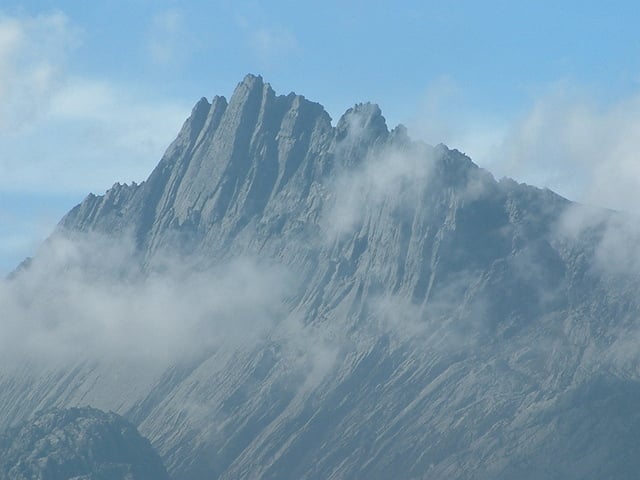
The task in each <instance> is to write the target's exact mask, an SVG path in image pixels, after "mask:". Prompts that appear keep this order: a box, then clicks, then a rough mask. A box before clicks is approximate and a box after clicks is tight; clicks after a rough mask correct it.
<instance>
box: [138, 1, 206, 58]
mask: <svg viewBox="0 0 640 480" xmlns="http://www.w3.org/2000/svg"><path fill="white" fill-rule="evenodd" d="M196 43H197V42H196V39H195V38H194V37H193V36H192V35H190V34H189V29H188V27H187V24H186V20H185V15H184V12H183V11H182V10H180V9H176V8H173V9H169V10H165V11H162V12H159V13H156V14H155V15H154V16H153V17H152V19H151V24H150V26H149V31H148V33H147V41H146V44H145V46H146V50H147V53H148V54H149V56H150V58H151V60H152V61H153V62H154V63H156V64H157V65H160V66H174V65H176V64H180V63H182V62H184V61H185V60H186V59H187V58H188V57H189V55H190V53H191V52H192V50H193V48H194V47H195V46H196Z"/></svg>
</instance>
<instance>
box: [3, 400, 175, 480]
mask: <svg viewBox="0 0 640 480" xmlns="http://www.w3.org/2000/svg"><path fill="white" fill-rule="evenodd" d="M0 478H3V479H7V480H9V479H11V480H13V479H16V480H17V479H25V480H27V479H28V480H33V479H40V480H68V479H71V478H74V479H78V480H80V479H82V480H124V479H128V480H163V479H167V480H168V478H169V476H168V475H167V472H166V470H165V469H164V467H163V466H162V462H161V460H160V457H159V456H158V454H157V453H156V452H154V451H153V448H152V447H151V445H150V444H149V441H148V440H146V439H144V438H142V437H141V436H140V434H139V433H138V432H137V431H136V428H135V427H134V426H133V425H131V424H130V423H129V422H127V421H126V420H124V419H123V418H122V417H119V416H118V415H116V414H114V413H104V412H101V411H99V410H96V409H92V408H86V407H85V408H72V409H69V410H51V411H48V412H42V413H40V414H38V415H37V416H36V418H34V419H32V420H30V421H28V422H24V423H22V424H21V425H20V426H19V427H16V428H14V429H11V430H10V431H8V432H6V433H4V434H3V435H1V436H0Z"/></svg>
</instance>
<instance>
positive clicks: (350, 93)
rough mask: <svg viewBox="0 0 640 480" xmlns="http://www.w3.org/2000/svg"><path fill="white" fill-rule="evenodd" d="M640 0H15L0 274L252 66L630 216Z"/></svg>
mask: <svg viewBox="0 0 640 480" xmlns="http://www.w3.org/2000/svg"><path fill="white" fill-rule="evenodd" d="M639 18H640V4H638V3H637V2H631V1H628V2H627V1H617V2H608V3H607V4H605V3H603V2H596V1H590V0H587V1H580V2H578V1H563V2H551V1H544V0H541V1H535V2H534V1H529V2H525V1H521V2H514V1H506V0H505V1H499V0H487V1H485V2H477V1H471V0H469V1H454V0H449V1H444V0H443V1H415V2H414V1H405V2H394V3H392V2H377V1H373V0H369V1H356V0H353V1H349V0H343V1H340V2H338V1H329V0H325V1H323V2H308V3H307V4H304V5H301V3H300V2H293V1H285V0H272V1H270V2H257V1H243V0H239V1H191V2H188V3H187V2H177V1H163V0H154V1H150V0H128V1H126V2H125V1H120V0H113V1H110V2H90V3H87V2H78V1H48V0H41V1H31V0H21V1H19V2H14V1H11V0H5V1H3V2H2V3H1V4H0V275H2V274H6V273H8V272H9V271H11V270H12V269H13V268H14V267H15V266H16V265H17V264H18V263H19V262H20V261H21V260H22V259H23V258H25V257H26V256H29V255H33V254H34V253H35V251H36V249H37V248H38V246H39V245H40V244H41V242H42V241H43V240H44V239H45V238H46V237H47V235H48V234H50V233H51V231H52V229H53V228H54V227H55V225H56V223H57V222H58V221H59V219H60V218H61V217H62V216H63V215H64V213H65V212H67V211H68V210H69V209H70V208H72V207H73V206H74V205H75V204H77V203H79V202H80V201H81V200H82V199H83V198H84V197H85V196H86V195H87V194H88V193H89V192H93V193H97V194H100V193H103V192H104V191H105V190H106V189H107V188H109V187H110V186H111V185H113V184H114V183H115V182H131V181H137V182H139V181H142V180H144V179H145V178H146V177H147V175H148V174H149V173H150V171H151V170H152V168H153V167H154V166H155V164H156V163H157V162H158V161H159V159H160V157H161V156H162V153H163V151H164V149H165V148H166V147H167V146H168V144H169V143H170V142H171V141H172V140H173V138H174V137H175V135H176V134H177V132H178V130H179V128H180V125H181V124H182V122H183V121H184V119H185V118H186V117H187V116H188V115H189V113H190V111H191V108H192V106H193V105H194V104H195V102H196V101H197V100H198V99H199V98H200V97H202V96H205V97H207V98H209V99H211V97H213V96H214V95H224V96H226V97H227V98H228V97H229V96H230V94H231V93H232V92H233V89H234V88H235V85H236V84H237V83H238V82H239V81H240V80H241V79H242V78H243V77H244V75H246V74H247V73H254V74H261V75H262V76H263V77H264V79H265V80H266V81H267V82H269V83H271V85H272V86H273V88H274V89H275V90H276V92H278V93H281V94H286V93H289V92H291V91H295V92H296V93H298V94H303V95H305V96H306V97H307V98H309V99H311V100H314V101H317V102H320V103H322V104H323V105H324V106H325V108H326V109H327V111H328V112H329V114H330V115H331V117H332V118H333V120H334V122H335V121H337V119H338V118H339V117H340V115H341V114H342V113H343V112H344V111H345V110H346V109H347V108H349V107H350V106H352V105H353V104H354V103H357V102H363V101H372V102H375V103H378V104H379V105H380V106H381V108H382V111H383V113H384V115H385V117H386V118H387V121H388V124H389V126H390V127H393V126H395V125H396V124H398V123H403V124H405V125H406V126H407V127H408V128H409V134H410V135H411V136H412V137H414V138H419V139H423V140H425V141H427V142H429V143H432V144H436V143H440V142H443V143H446V144H447V145H449V146H450V147H452V148H457V149H459V150H461V151H463V152H465V153H467V154H468V155H469V156H470V157H471V158H472V159H473V160H474V161H475V162H476V163H478V164H479V165H480V166H482V167H485V168H487V169H489V170H490V171H491V172H492V173H493V174H494V175H495V176H496V177H498V178H500V177H502V176H510V177H513V178H515V179H516V180H518V181H521V182H526V183H530V184H533V185H536V186H540V187H548V188H551V189H553V190H555V191H557V192H559V193H561V194H562V195H565V196H567V197H568V198H571V199H574V200H577V201H581V202H585V203H589V204H593V205H600V206H604V207H608V208H613V209H618V210H627V211H632V212H633V210H634V209H635V205H636V204H637V201H640V193H639V192H640V161H639V160H638V153H637V152H640V36H639V35H638V33H637V21H638V19H639Z"/></svg>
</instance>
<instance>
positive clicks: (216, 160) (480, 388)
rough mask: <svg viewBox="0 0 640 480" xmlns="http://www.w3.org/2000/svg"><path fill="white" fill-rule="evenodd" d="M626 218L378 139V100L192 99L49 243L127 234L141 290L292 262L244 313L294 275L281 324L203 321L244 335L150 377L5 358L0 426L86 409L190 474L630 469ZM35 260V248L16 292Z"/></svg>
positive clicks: (97, 365)
mask: <svg viewBox="0 0 640 480" xmlns="http://www.w3.org/2000/svg"><path fill="white" fill-rule="evenodd" d="M628 223H629V221H628V219H626V218H624V217H623V216H621V215H618V214H614V213H612V212H603V211H597V212H596V211H591V210H587V209H585V208H583V207H581V206H578V205H575V204H572V203H571V202H569V201H568V200H566V199H564V198H562V197H560V196H558V195H556V194H554V193H553V192H551V191H549V190H540V189H537V188H534V187H530V186H527V185H522V184H518V183H516V182H514V181H512V180H508V179H504V180H501V181H496V180H495V179H494V178H493V177H492V176H491V174H489V173H488V172H486V171H484V170H482V169H480V168H478V167H477V166H476V165H475V164H474V163H473V162H472V161H471V160H470V159H469V158H468V157H466V156H465V155H463V154H462V153H460V152H458V151H457V150H450V149H448V148H447V147H445V146H443V145H439V146H436V147H431V146H428V145H424V144H421V143H418V142H413V141H411V140H410V139H409V138H408V137H407V134H406V132H405V129H404V128H403V127H397V128H395V129H393V130H391V131H389V130H388V128H387V126H386V123H385V120H384V117H383V116H382V114H381V112H380V109H379V108H378V107H377V106H375V105H371V104H362V105H357V106H355V107H354V108H352V109H350V110H348V111H347V112H346V113H345V115H344V116H343V117H342V118H341V119H339V120H338V122H337V124H336V126H335V127H334V126H332V124H331V120H330V118H329V116H328V114H327V113H326V112H325V111H324V109H323V108H322V107H321V106H320V105H318V104H316V103H312V102H310V101H308V100H306V99H305V98H304V97H301V96H297V95H294V94H290V95H287V96H276V95H275V93H274V92H273V90H272V89H271V87H270V86H269V85H268V84H265V83H263V81H262V79H261V78H260V77H255V76H247V77H246V78H245V79H244V81H243V82H242V83H240V84H239V85H238V87H237V89H236V90H235V92H234V94H233V96H232V97H231V99H230V100H229V101H228V102H227V101H226V100H225V99H224V98H222V97H215V98H214V99H213V101H212V102H211V103H209V102H208V101H207V100H205V99H202V100H200V101H199V102H198V103H197V104H196V106H195V107H194V109H193V112H192V114H191V116H190V117H189V119H188V120H187V121H186V122H185V124H184V126H183V128H182V130H181V132H180V133H179V135H178V137H177V138H176V140H175V141H174V142H173V143H172V144H171V145H170V147H169V148H168V149H167V152H166V153H165V155H164V157H163V158H162V160H161V161H160V163H159V164H158V166H157V167H156V168H155V170H154V171H153V172H152V173H151V175H150V177H149V178H148V180H147V181H145V182H143V183H142V184H140V185H135V184H134V185H131V186H127V185H119V184H116V185H115V186H114V187H113V188H112V189H110V190H109V191H107V192H106V194H105V195H102V196H95V195H90V196H89V197H87V198H86V199H85V201H84V202H82V203H81V204H80V205H78V206H77V207H76V208H74V209H73V210H72V211H71V212H69V214H67V216H65V218H64V219H63V220H62V222H61V223H60V227H59V229H58V231H57V232H56V233H55V234H54V235H53V237H52V239H51V241H55V239H56V238H57V237H62V236H70V237H72V238H74V237H77V236H81V235H85V234H91V235H94V234H95V235H102V236H107V237H108V238H117V237H119V236H125V237H127V238H132V239H133V240H132V243H133V246H132V253H131V255H130V256H128V257H127V261H126V262H125V263H126V267H127V268H126V269H124V270H127V269H133V270H135V275H134V277H136V278H138V277H142V278H155V277H156V276H158V275H162V274H163V272H164V273H166V272H167V271H168V270H169V271H170V270H171V268H172V267H171V265H175V264H176V263H177V264H180V265H182V266H186V268H187V269H188V270H189V269H190V270H198V271H200V272H207V271H211V270H212V269H213V271H217V270H215V269H216V268H218V267H219V266H220V265H226V264H229V263H230V262H233V261H234V259H238V258H253V259H257V262H258V263H259V264H260V265H261V268H263V267H264V268H273V267H274V266H275V267H277V268H282V269H284V270H285V271H286V272H288V273H287V275H286V276H284V277H282V278H283V280H282V281H281V282H280V281H276V282H271V284H268V285H267V287H264V286H262V287H260V288H258V287H256V288H253V287H251V288H249V289H247V290H246V291H245V293H246V294H247V300H246V302H245V303H251V302H252V300H250V299H249V298H255V295H256V292H255V290H260V289H261V288H262V289H263V290H266V293H265V295H266V297H269V296H270V295H271V293H270V292H273V293H272V295H273V296H274V297H276V296H278V295H280V294H279V293H278V294H276V293H275V292H281V287H282V286H281V285H280V283H282V284H283V285H285V284H286V288H285V287H282V288H284V293H282V292H281V293H282V295H281V298H278V299H277V300H278V302H277V308H276V309H274V311H275V312H276V314H271V313H268V312H267V310H269V308H266V307H265V309H264V310H265V313H264V315H263V314H262V313H260V312H258V313H256V311H254V310H249V314H246V315H245V314H243V313H238V312H242V311H244V310H242V308H241V307H242V305H237V306H236V307H234V310H233V311H234V313H233V314H231V315H230V316H229V319H228V321H225V322H222V323H220V324H219V323H215V320H216V318H215V317H216V316H215V315H213V314H212V315H211V318H209V317H207V316H206V315H204V318H205V323H204V324H202V325H203V327H202V329H201V330H198V331H199V332H200V334H199V336H198V337H203V336H207V335H209V336H213V337H215V336H216V335H218V333H219V331H222V330H224V329H225V328H226V327H227V326H228V324H231V325H236V324H237V325H240V326H241V328H240V331H241V333H240V334H239V335H238V336H239V337H241V340H238V339H237V338H236V337H234V336H233V335H229V336H228V337H226V336H223V337H221V338H223V341H221V342H220V343H217V344H215V345H213V346H210V347H208V348H203V349H200V350H198V351H196V352H190V355H188V356H185V357H184V358H178V359H175V358H173V359H172V361H171V362H168V363H167V364H166V365H165V364H158V365H156V367H157V368H155V369H151V370H140V371H138V370H136V369H132V368H128V367H127V364H126V362H125V360H122V361H121V362H118V361H116V362H115V364H113V363H105V362H100V361H97V362H81V361H79V362H76V363H74V364H73V365H72V366H68V365H65V366H64V367H60V368H58V367H51V368H50V370H48V371H47V374H46V375H39V374H37V373H33V372H31V371H26V372H25V371H24V370H20V369H15V368H14V369H10V368H8V367H7V368H5V369H3V370H2V373H1V374H0V419H3V418H4V422H3V423H11V422H12V421H14V419H15V418H20V417H23V416H27V415H29V414H30V413H31V412H32V411H34V410H36V409H38V408H43V407H48V406H52V405H75V404H79V403H81V402H86V401H88V400H90V401H91V402H92V404H96V405H99V406H100V407H101V408H107V409H113V410H115V411H118V412H119V413H121V414H123V415H125V416H126V417H127V418H129V419H130V420H131V421H133V422H134V423H135V424H136V425H137V426H138V428H139V429H140V431H141V432H143V433H144V434H145V435H146V436H147V437H148V438H149V439H150V440H151V442H152V443H153V444H154V446H155V447H156V448H157V450H158V451H159V452H160V454H161V456H162V457H163V460H164V461H165V464H166V465H167V468H168V469H169V471H170V473H171V474H172V476H173V477H174V478H175V479H180V480H182V479H184V480H186V479H190V480H191V479H196V480H197V479H205V478H206V479H210V478H220V479H236V478H256V479H288V478H290V479H328V478H334V479H338V478H345V479H346V478H349V479H358V478H362V479H365V478H366V479H375V478H380V479H387V478H429V479H439V478H459V479H510V478H531V479H534V478H535V479H555V478H563V479H589V478H592V479H601V478H619V479H625V478H629V479H631V478H635V475H636V474H637V473H636V472H637V471H638V469H639V468H640V465H639V464H638V462H639V460H637V459H638V458H640V456H638V455H636V453H637V452H636V449H637V447H636V445H637V442H636V441H635V440H637V438H638V436H639V435H640V414H639V413H638V412H637V411H636V410H637V409H634V408H633V406H634V405H635V402H636V401H637V398H638V393H639V392H638V389H639V387H640V383H639V380H640V378H639V373H638V372H639V371H640V370H639V369H638V366H639V365H640V363H639V359H638V356H637V354H636V353H635V348H634V346H633V345H634V340H633V339H636V338H640V337H638V332H640V329H638V326H639V325H638V312H639V311H640V308H639V306H640V305H639V302H638V298H640V297H639V296H638V294H639V293H640V289H639V287H638V286H639V284H640V283H639V282H638V278H639V277H638V271H637V270H636V269H635V267H634V264H633V261H629V260H628V259H629V258H632V256H633V255H631V254H632V253H633V250H632V251H630V252H631V253H630V254H629V255H627V253H625V252H627V250H625V248H627V247H628V246H629V245H632V244H635V243H634V242H635V240H634V239H637V238H638V237H639V236H638V235H637V234H635V233H633V232H634V230H633V229H631V230H630V229H625V228H623V229H622V230H623V232H622V233H624V234H621V230H620V228H618V227H619V226H620V225H623V226H624V225H627V224H628ZM635 231H636V232H637V231H638V230H635ZM621 238H624V239H626V240H625V241H623V242H620V241H619V240H620V239H621ZM89 251H90V252H93V254H92V255H91V258H94V257H101V256H104V252H103V251H102V250H101V249H98V248H95V249H93V250H91V249H90V250H89ZM168 258H169V259H171V261H167V259H168ZM39 265H46V254H45V253H43V254H41V255H40V256H36V258H35V259H34V260H33V261H32V262H31V263H30V264H29V266H28V267H27V268H26V269H25V270H24V271H22V272H19V274H17V279H15V280H14V281H16V282H19V281H23V282H24V284H25V285H30V283H29V282H28V281H26V280H21V278H22V279H25V278H27V279H28V276H29V271H33V270H34V269H37V268H42V267H39ZM68 271H69V269H67V270H64V271H63V273H62V274H61V278H64V276H65V275H67V274H68V273H65V272H68ZM122 271H123V269H120V268H115V269H110V272H109V274H113V272H116V273H118V272H120V273H122ZM100 272H101V270H100V269H98V272H97V273H98V274H100ZM118 274H119V273H118ZM226 274H229V271H226ZM214 276H215V277H216V278H214V279H211V280H210V281H211V285H212V286H211V291H205V292H204V293H203V295H202V296H203V297H207V296H209V295H214V293H215V292H214V290H216V291H217V290H218V287H215V286H216V285H218V283H216V282H217V281H218V277H221V276H224V275H214ZM241 279H242V281H241V282H237V283H236V284H234V285H235V287H237V288H241V287H242V285H243V282H245V280H244V277H241ZM127 281H131V280H130V279H129V278H128V279H127ZM245 283H246V282H245ZM172 285H173V284H172ZM177 288H178V287H175V288H174V290H177ZM198 288H199V287H198ZM180 292H181V293H180V295H179V296H178V297H181V296H182V295H183V292H182V291H180ZM225 292H226V294H227V295H228V296H229V297H232V296H233V289H230V290H229V291H226V290H225ZM187 293H188V292H187ZM260 298H262V297H260ZM176 300H179V298H176ZM195 303H198V302H194V305H193V312H192V313H189V311H187V313H184V314H181V315H182V316H178V317H179V318H178V319H177V323H178V324H179V325H183V324H184V325H185V327H184V329H186V328H187V326H186V325H189V320H190V318H189V317H190V316H191V315H194V316H195V315H196V313H195V312H197V311H198V310H197V305H195ZM265 303H266V304H267V305H270V304H269V302H265ZM261 305H262V304H261ZM263 316H265V317H266V316H269V318H270V320H269V321H267V322H265V321H263V320H264V319H263V318H262V317H263ZM246 317H249V318H248V320H247V318H246ZM174 320H175V319H174ZM209 320H210V321H209ZM87 321H90V319H87ZM132 321H135V319H133V320H132ZM159 324H161V325H164V324H163V323H162V322H159ZM198 325H200V324H198ZM206 325H215V329H213V330H209V329H207V328H206ZM199 328H200V327H199ZM225 331H226V330H225ZM254 331H258V332H259V334H258V333H256V334H255V335H254ZM221 335H222V334H221ZM225 335H226V334H225ZM245 337H247V338H245ZM200 339H201V338H198V340H200ZM194 350H196V348H195V347H194ZM51 370H53V372H52V371H51ZM114 371H117V372H118V373H117V374H115V373H114ZM122 378H126V379H127V381H126V384H127V385H128V387H127V388H126V389H125V388H123V387H122ZM0 423H2V422H0Z"/></svg>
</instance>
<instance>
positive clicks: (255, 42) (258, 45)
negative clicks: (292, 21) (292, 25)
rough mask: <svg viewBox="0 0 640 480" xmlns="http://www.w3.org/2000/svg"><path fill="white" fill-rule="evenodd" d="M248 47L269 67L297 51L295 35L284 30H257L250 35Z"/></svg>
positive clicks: (263, 28) (264, 28) (262, 28)
mask: <svg viewBox="0 0 640 480" xmlns="http://www.w3.org/2000/svg"><path fill="white" fill-rule="evenodd" d="M250 45H251V47H252V49H253V51H254V52H255V53H256V55H257V56H258V59H259V60H260V61H261V62H262V63H263V64H265V65H271V64H272V63H275V62H277V61H278V60H280V59H282V58H284V57H286V56H288V55H290V54H292V53H295V52H296V51H298V49H299V45H298V41H297V39H296V37H295V35H294V34H293V32H291V31H290V30H288V29H286V28H266V27H260V28H257V29H256V30H254V31H253V32H252V33H251V36H250Z"/></svg>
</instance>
